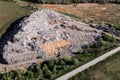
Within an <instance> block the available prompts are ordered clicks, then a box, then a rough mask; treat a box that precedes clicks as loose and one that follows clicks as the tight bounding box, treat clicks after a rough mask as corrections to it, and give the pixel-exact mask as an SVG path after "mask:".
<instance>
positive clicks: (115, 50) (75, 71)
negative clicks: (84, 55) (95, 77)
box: [56, 47, 120, 80]
mask: <svg viewBox="0 0 120 80" xmlns="http://www.w3.org/2000/svg"><path fill="white" fill-rule="evenodd" d="M118 51H120V47H118V48H116V49H114V50H112V51H110V52H108V53H106V54H104V55H102V56H100V57H98V58H96V59H94V60H92V61H90V62H88V63H86V64H85V65H83V66H81V67H79V68H77V69H75V70H73V71H71V72H69V73H67V74H65V75H63V76H62V77H60V78H58V79H56V80H67V79H69V78H70V77H71V76H74V75H76V74H77V73H79V72H81V71H83V70H85V69H87V68H89V67H91V66H93V65H95V64H97V63H98V62H100V61H103V60H105V59H106V58H107V57H109V56H111V55H113V54H115V53H117V52H118Z"/></svg>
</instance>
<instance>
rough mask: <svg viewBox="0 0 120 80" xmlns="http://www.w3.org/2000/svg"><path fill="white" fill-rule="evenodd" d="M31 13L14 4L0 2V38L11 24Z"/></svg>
mask: <svg viewBox="0 0 120 80" xmlns="http://www.w3.org/2000/svg"><path fill="white" fill-rule="evenodd" d="M31 12H32V11H31V10H28V9H27V8H22V7H20V6H19V5H17V4H16V3H13V2H7V1H0V36H1V35H2V34H3V33H4V32H5V31H6V29H7V28H8V27H9V26H10V24H11V23H13V22H14V21H16V20H17V19H19V18H21V17H23V16H26V15H28V14H30V13H31Z"/></svg>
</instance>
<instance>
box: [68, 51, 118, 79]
mask: <svg viewBox="0 0 120 80" xmlns="http://www.w3.org/2000/svg"><path fill="white" fill-rule="evenodd" d="M119 60H120V52H119V53H117V54H115V55H113V56H111V57H109V58H107V59H106V60H104V61H102V62H100V63H98V64H96V65H95V66H93V67H91V68H89V69H87V70H85V71H83V72H81V73H79V74H77V75H75V76H73V77H72V78H70V79H69V80H119V79H120V68H119V67H120V65H119V64H120V62H119Z"/></svg>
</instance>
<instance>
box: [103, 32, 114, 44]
mask: <svg viewBox="0 0 120 80" xmlns="http://www.w3.org/2000/svg"><path fill="white" fill-rule="evenodd" d="M102 38H103V40H105V41H109V42H115V41H116V38H115V37H114V36H113V35H111V34H108V33H103V34H102Z"/></svg>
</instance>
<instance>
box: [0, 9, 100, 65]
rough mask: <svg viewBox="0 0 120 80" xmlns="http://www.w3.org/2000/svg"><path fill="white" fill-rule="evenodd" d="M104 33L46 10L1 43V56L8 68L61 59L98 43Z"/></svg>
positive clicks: (16, 29) (22, 21) (4, 36)
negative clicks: (31, 62) (35, 61)
mask: <svg viewBox="0 0 120 80" xmlns="http://www.w3.org/2000/svg"><path fill="white" fill-rule="evenodd" d="M100 37H101V32H100V31H98V30H96V29H94V28H91V27H89V25H87V24H84V23H82V22H78V21H75V20H73V19H70V18H69V17H67V16H64V15H62V14H59V13H57V12H55V11H52V10H48V9H44V10H40V11H37V12H34V13H32V14H31V15H29V16H27V17H25V18H24V19H22V20H21V21H20V22H19V24H16V26H14V27H12V29H11V30H10V31H7V32H6V33H5V34H4V35H3V36H2V39H1V41H0V42H1V43H0V44H1V45H0V52H1V54H2V55H3V59H4V61H5V62H7V63H8V64H14V63H20V62H23V61H28V60H34V59H39V58H41V59H47V58H52V57H56V56H57V57H61V56H64V55H66V54H71V53H75V52H78V51H80V50H81V49H82V48H83V46H85V45H88V44H91V43H93V42H95V41H96V40H97V39H99V38H100Z"/></svg>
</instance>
